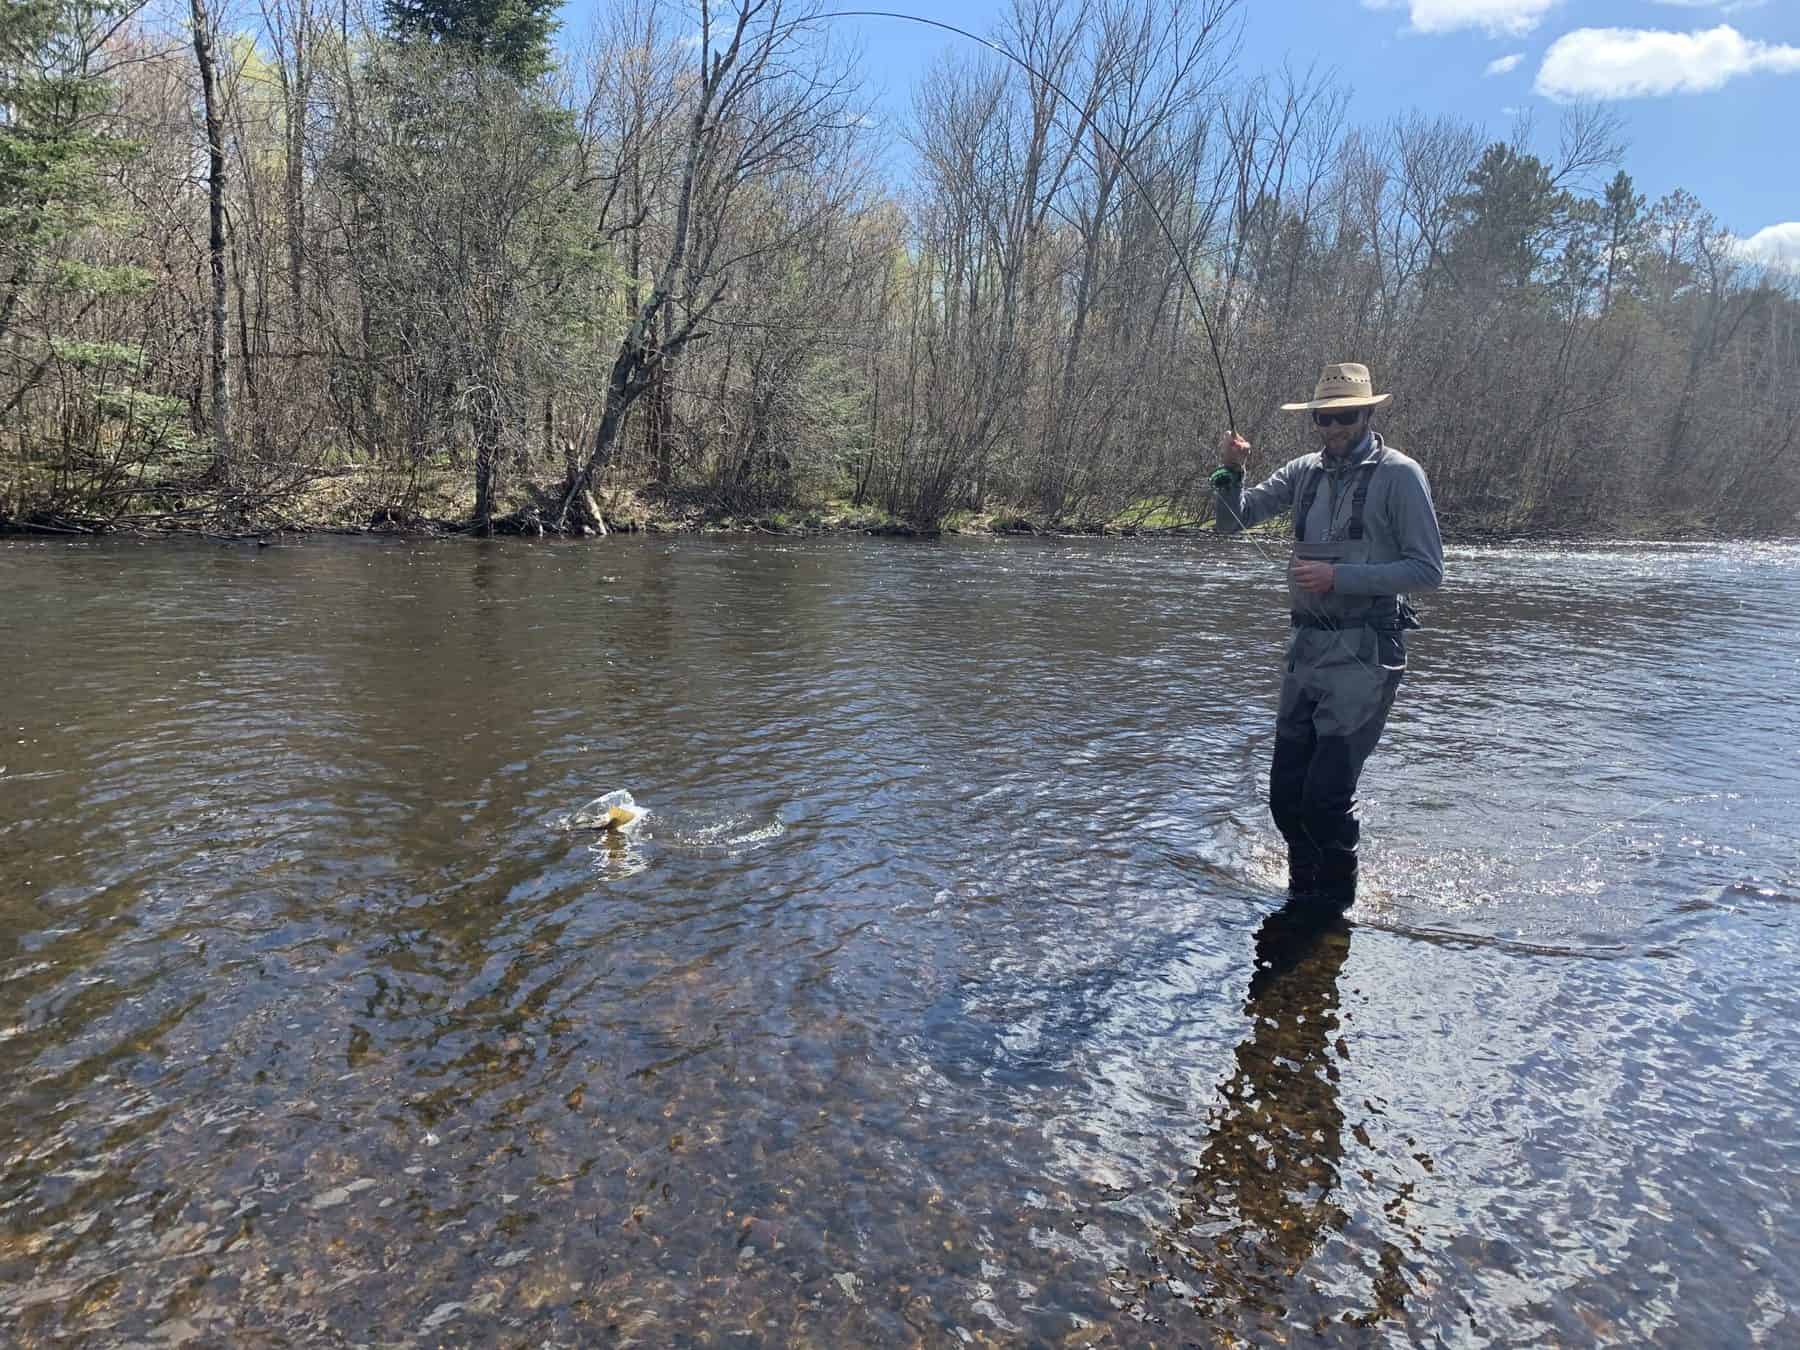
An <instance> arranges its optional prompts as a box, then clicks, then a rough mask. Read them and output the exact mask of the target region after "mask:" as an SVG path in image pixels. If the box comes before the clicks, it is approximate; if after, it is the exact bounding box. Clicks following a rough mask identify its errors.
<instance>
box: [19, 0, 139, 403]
mask: <svg viewBox="0 0 1800 1350" xmlns="http://www.w3.org/2000/svg"><path fill="white" fill-rule="evenodd" d="M139 8H140V3H139V0H8V3H7V4H5V5H4V6H0V417H6V416H9V415H10V414H12V413H13V412H14V411H15V410H16V409H17V408H18V407H19V405H20V402H21V400H22V399H24V397H25V396H26V394H27V393H28V392H29V391H30V390H31V389H32V388H33V387H34V386H36V385H37V384H38V383H39V382H40V381H41V380H43V378H44V377H45V375H46V374H47V373H48V372H49V371H50V370H51V369H53V368H54V367H55V365H56V364H57V363H59V362H60V363H62V364H63V365H64V366H67V367H70V368H73V369H74V370H77V371H80V372H83V373H84V375H86V376H87V378H88V379H89V381H90V382H91V385H92V388H91V391H90V392H91V397H92V404H91V405H90V411H91V412H94V413H96V414H98V415H99V416H100V417H101V418H102V419H105V418H109V417H110V418H119V419H121V420H125V421H128V422H136V421H139V420H140V419H141V417H142V415H143V414H145V413H152V414H154V415H153V416H152V417H151V421H153V422H155V423H157V424H158V425H161V424H163V423H166V421H167V414H168V412H169V408H168V407H166V406H164V404H163V403H161V402H159V401H156V400H153V399H151V397H150V396H149V395H146V394H141V393H139V392H138V391H136V390H134V389H133V388H132V387H131V385H130V383H129V380H128V379H127V378H126V377H128V376H129V375H131V374H134V373H135V372H136V370H137V368H138V366H139V365H140V364H141V360H142V354H141V353H140V352H139V351H138V350H137V349H136V348H135V347H132V346H130V345H128V344H124V343H120V342H116V341H110V340H107V341H95V340H84V339H83V338H82V337H81V335H80V328H79V322H80V320H81V318H82V317H83V316H84V315H85V314H86V313H87V312H88V311H89V310H91V309H92V308H93V307H94V306H95V305H96V304H97V303H99V302H100V301H101V300H102V299H104V298H105V297H108V296H116V295H127V294H134V293H139V292H142V291H145V290H147V289H149V288H150V286H151V284H152V283H151V279H150V276H149V274H148V273H146V272H145V271H143V270H142V269H140V268H136V267H127V266H119V265H100V264H96V263H94V262H91V261H89V260H87V259H86V258H84V257H83V256H82V254H81V251H80V250H79V249H78V248H77V247H76V244H77V241H78V240H79V238H80V237H81V236H82V234H83V233H84V232H85V231H89V230H91V229H95V228H99V227H103V226H106V225H108V224H112V223H114V217H115V215H116V211H115V209H114V202H113V190H112V187H111V184H110V182H109V176H110V174H111V173H112V171H113V170H114V169H115V168H116V167H117V166H118V165H119V164H120V163H122V162H123V161H125V160H127V159H129V158H130V157H132V156H133V155H135V154H136V152H137V147H136V146H135V145H133V144H132V143H131V142H130V141H127V140H125V139H123V138H121V137H119V136H116V135H113V134H112V133H111V132H110V131H109V130H108V129H107V124H106V114H107V112H108V111H109V109H110V108H111V107H112V104H113V98H114V88H113V84H112V81H111V79H110V78H109V73H108V57H107V53H108V51H109V44H112V43H114V42H115V41H116V40H117V35H118V33H119V30H120V29H121V28H122V27H123V26H124V24H125V23H126V22H127V21H128V20H129V19H130V18H131V17H132V16H133V15H134V14H135V13H136V12H137V10H138V9H139ZM152 404H154V405H155V406H154V407H152V406H151V405H152Z"/></svg>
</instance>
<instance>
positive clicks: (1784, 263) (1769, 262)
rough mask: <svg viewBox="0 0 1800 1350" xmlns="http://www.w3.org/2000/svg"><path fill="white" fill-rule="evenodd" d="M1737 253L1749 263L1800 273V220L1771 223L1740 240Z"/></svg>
mask: <svg viewBox="0 0 1800 1350" xmlns="http://www.w3.org/2000/svg"><path fill="white" fill-rule="evenodd" d="M1737 255H1738V257H1740V258H1742V259H1743V260H1744V261H1745V262H1748V263H1756V264H1759V265H1761V266H1764V267H1779V268H1781V269H1782V270H1784V271H1789V272H1795V273H1800V220H1790V221H1785V222H1784V223H1782V224H1780V225H1770V226H1768V227H1766V228H1764V229H1761V230H1758V231H1757V232H1756V233H1755V234H1753V235H1751V236H1750V237H1749V238H1748V239H1740V240H1738V241H1737Z"/></svg>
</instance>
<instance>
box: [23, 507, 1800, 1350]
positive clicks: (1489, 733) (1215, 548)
mask: <svg viewBox="0 0 1800 1350" xmlns="http://www.w3.org/2000/svg"><path fill="white" fill-rule="evenodd" d="M1449 573H1450V577H1449V583H1448V585H1447V587H1446V589H1445V590H1444V591H1443V592H1441V593H1440V594H1438V595H1435V596H1432V597H1430V598H1429V599H1428V600H1426V601H1424V602H1423V603H1422V604H1421V608H1422V609H1424V610H1425V611H1426V618H1427V623H1428V625H1429V626H1428V628H1427V630H1426V631H1424V632H1423V633H1420V634H1417V635H1415V641H1414V643H1413V648H1412V656H1413V669H1412V671H1411V673H1410V674H1409V676H1408V679H1407V683H1406V685H1405V687H1404V688H1403V689H1402V692H1401V696H1400V702H1399V705H1398V708H1397V711H1396V714H1395V717H1394V720H1393V722H1392V724H1391V726H1390V730H1389V732H1388V735H1387V738H1386V740H1385V742H1384V744H1383V747H1382V749H1381V750H1380V751H1379V752H1378V753H1377V755H1376V757H1375V758H1374V760H1372V761H1371V764H1370V767H1369V769H1368V772H1367V774H1366V776H1365V781H1364V804H1365V838H1366V839H1367V841H1368V844H1367V851H1366V857H1367V863H1366V865H1365V866H1366V874H1367V876H1368V884H1367V886H1366V888H1365V895H1364V897H1363V899H1362V901H1361V902H1360V903H1359V904H1358V906H1357V908H1356V910H1355V911H1354V913H1353V916H1352V917H1353V919H1354V923H1353V924H1352V925H1350V926H1348V927H1346V928H1344V929H1341V930H1338V931H1332V932H1328V933H1324V934H1319V933H1316V932H1312V931H1307V932H1296V931H1294V930H1293V928H1292V927H1291V926H1290V925H1288V924H1286V922H1285V920H1284V919H1283V917H1282V915H1281V911H1280V894H1279V893H1280V884H1281V880H1282V877H1281V868H1280V855H1279V850H1278V848H1277V844H1278V841H1277V840H1276V839H1275V837H1274V835H1273V833H1272V831H1271V828H1270V826H1269V824H1268V821H1267V815H1266V812H1265V810H1264V809H1263V807H1262V805H1261V791H1262V774H1263V769H1264V763H1265V760H1266V757H1267V754H1268V750H1269V737H1270V735H1271V729H1272V721H1273V705H1274V697H1275V693H1276V688H1277V679H1278V661H1279V655H1280V648H1281V643H1282V640H1283V637H1284V635H1285V634H1284V628H1283V626H1282V621H1283V619H1284V617H1285V615H1284V610H1283V601H1282V595H1281V588H1280V584H1279V583H1280V577H1279V575H1278V573H1277V572H1276V571H1275V569H1272V568H1271V567H1269V565H1268V564H1267V563H1266V562H1265V561H1264V560H1263V559H1261V558H1260V557H1258V556H1257V555H1256V554H1255V553H1254V552H1253V551H1252V550H1250V549H1249V548H1247V547H1245V546H1244V545H1243V544H1242V543H1241V542H1240V543H1228V542H1223V541H1212V540H1198V541H1193V542H1191V543H1185V544H1168V543H1159V544H1155V545H1148V544H1142V543H1131V542H1075V541H1067V542H1035V543H1029V544H1021V543H998V542H995V543H987V542H974V541H961V542H946V543H939V544H906V543H898V542H890V541H872V540H853V539H825V540H780V539H757V540H751V541H740V540H733V541H707V540H694V539H685V540H680V541H676V542H669V541H659V540H636V539H624V540H611V541H607V542H606V543H604V544H592V545H587V546H569V547H546V546H541V545H539V546H532V545H526V544H516V543H495V544H471V543H436V544H409V543H356V542H340V541H331V542H327V541H313V542H305V543H300V544H296V545H284V546H277V547H272V548H265V549H255V548H238V547H219V546H184V545H170V544H133V543H103V544H95V545H87V546H80V545H76V546H69V545H64V544H60V543H58V544H39V543H31V542H11V543H7V544H5V545H3V546H0V627H3V629H4V632H5V634H6V639H5V648H4V650H5V656H4V660H3V661H0V1067H3V1076H0V1340H5V1341H9V1342H13V1343H20V1344H50V1343H53V1342H55V1343H61V1342H63V1341H66V1340H76V1341H80V1342H83V1343H89V1344H102V1345H104V1344H114V1343H132V1342H138V1341H144V1340H152V1341H156V1342H158V1343H181V1342H183V1341H185V1340H191V1341H194V1342H195V1343H197V1344H198V1343H217V1344H226V1343H230V1344H263V1345H280V1344H292V1345H303V1344H304V1345H316V1344H334V1343H342V1344H352V1343H417V1344H438V1343H496V1344H520V1345H523V1344H532V1345H539V1344H546V1343H548V1344H569V1345H573V1344H583V1345H590V1344H605V1343H623V1342H626V1341H634V1342H636V1343H639V1344H646V1345H654V1344H711V1343H718V1342H724V1343H730V1344H746V1343H757V1342H759V1341H760V1342H762V1343H767V1344H772V1345H774V1344H780V1345H806V1344H813V1345H821V1346H834V1345H845V1344H875V1345H908V1344H915V1343H916V1344H927V1345H943V1344H952V1343H965V1342H966V1343H977V1344H981V1343H986V1344H1007V1345H1011V1344H1052V1345H1060V1344H1080V1345H1092V1344H1125V1345H1139V1344H1142V1345H1165V1344H1183V1343H1195V1344H1203V1345H1206V1344H1229V1343H1237V1342H1255V1343H1265V1342H1267V1341H1270V1340H1291V1341H1321V1340H1322V1341H1326V1342H1342V1343H1345V1344H1367V1343H1370V1342H1371V1341H1375V1342H1392V1343H1401V1344H1403V1343H1407V1342H1425V1343H1444V1344H1467V1345H1484V1344H1518V1343H1560V1344H1601V1343H1660V1344H1669V1345H1696V1344H1705V1345H1715V1346H1716V1345H1752V1344H1769V1345H1779V1344H1788V1345H1792V1344H1796V1343H1800V1307H1796V1306H1795V1304H1796V1293H1795V1291H1796V1290H1800V1242H1796V1240H1795V1234H1796V1218H1795V1216H1796V1212H1797V1207H1796V1189H1797V1185H1800V1183H1797V1182H1796V1180H1795V1178H1796V1177H1800V993H1797V992H1796V984H1795V979H1794V971H1795V969H1796V958H1797V957H1800V927H1797V922H1796V921H1797V919H1800V822H1797V808H1800V762H1797V753H1796V747H1797V746H1800V733H1796V730H1795V713H1796V708H1795V701H1796V699H1795V696H1796V692H1797V691H1800V617H1797V616H1800V548H1795V547H1792V546H1785V545H1739V546H1692V547H1688V546H1660V547H1659V546H1630V547H1616V548H1614V547H1591V548H1585V549H1564V550H1543V551H1533V550H1529V549H1460V550H1453V551H1452V554H1451V557H1450V559H1449ZM618 787H626V788H629V789H630V790H631V791H632V792H633V793H634V794H635V796H636V798H637V800H638V802H639V803H640V804H641V805H644V806H646V807H648V808H649V809H650V815H649V816H648V817H647V818H646V819H645V820H644V822H643V823H642V824H641V826H640V827H639V828H638V829H637V830H636V831H635V832H633V833H632V834H630V835H627V836H600V835H597V834H595V833H593V832H588V831H582V830H572V829H570V828H568V824H569V822H568V821H567V819H566V817H567V814H568V813H569V811H570V810H571V809H572V808H573V807H575V806H577V805H579V804H580V803H582V802H584V801H586V800H588V799H589V798H592V797H594V796H596V795H598V794H600V793H603V792H605V791H607V790H609V789H612V788H618Z"/></svg>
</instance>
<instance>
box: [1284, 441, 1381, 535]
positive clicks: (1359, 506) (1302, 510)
mask: <svg viewBox="0 0 1800 1350" xmlns="http://www.w3.org/2000/svg"><path fill="white" fill-rule="evenodd" d="M1386 454H1387V447H1386V446H1385V445H1378V446H1376V447H1375V449H1374V451H1373V452H1372V453H1371V454H1370V455H1369V457H1368V458H1367V459H1365V460H1363V462H1362V463H1360V464H1358V465H1357V466H1356V467H1355V468H1354V469H1352V470H1351V471H1350V472H1352V473H1354V474H1359V475H1360V477H1358V478H1357V480H1356V491H1355V492H1354V493H1353V494H1352V495H1351V497H1350V528H1349V529H1348V530H1346V531H1345V537H1346V538H1349V539H1361V538H1362V537H1363V506H1364V504H1365V503H1366V502H1367V501H1368V500H1369V484H1370V482H1372V481H1373V480H1374V477H1375V466H1376V465H1377V464H1379V463H1381V461H1382V458H1383V457H1384V456H1385V455H1386ZM1364 470H1367V472H1364ZM1324 476H1325V470H1324V469H1323V468H1320V469H1319V470H1318V471H1317V472H1316V473H1311V474H1308V475H1307V479H1306V491H1305V492H1304V493H1302V494H1301V497H1300V504H1299V505H1298V506H1297V507H1295V508H1294V539H1295V541H1296V542H1298V541H1301V540H1304V539H1305V538H1306V518H1307V517H1308V516H1310V515H1311V514H1312V509H1313V499H1314V498H1315V497H1317V496H1318V495H1319V480H1320V479H1321V478H1323V477H1324Z"/></svg>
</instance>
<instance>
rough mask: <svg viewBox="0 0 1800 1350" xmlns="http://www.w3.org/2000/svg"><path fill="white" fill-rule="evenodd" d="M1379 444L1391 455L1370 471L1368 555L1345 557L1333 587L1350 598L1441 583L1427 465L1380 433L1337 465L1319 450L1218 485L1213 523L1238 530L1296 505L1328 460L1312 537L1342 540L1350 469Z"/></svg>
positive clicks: (1440, 545) (1310, 521) (1225, 530)
mask: <svg viewBox="0 0 1800 1350" xmlns="http://www.w3.org/2000/svg"><path fill="white" fill-rule="evenodd" d="M1378 446H1379V447H1381V448H1382V449H1383V450H1385V452H1386V453H1385V454H1384V455H1383V456H1382V459H1381V462H1380V463H1379V464H1377V465H1376V466H1375V468H1374V469H1373V470H1371V472H1372V473H1373V475H1374V476H1373V478H1372V480H1371V481H1370V483H1369V495H1368V497H1367V499H1366V500H1365V501H1364V503H1363V537H1364V539H1365V540H1366V542H1367V544H1368V559H1369V560H1368V561H1367V562H1344V563H1339V564H1338V565H1337V575H1336V580H1335V583H1334V586H1333V589H1334V590H1335V591H1336V592H1337V594H1339V595H1345V596H1349V595H1365V596H1381V595H1405V594H1408V593H1412V592H1418V591H1429V590H1432V589H1435V588H1436V587H1437V586H1438V585H1440V584H1441V583H1442V582H1443V580H1444V541H1443V539H1442V538H1441V537H1440V536H1439V534H1438V523H1437V512H1436V511H1434V510H1433V509H1432V505H1431V487H1430V484H1428V483H1427V482H1426V481H1425V471H1424V470H1423V469H1421V468H1420V467H1419V465H1418V463H1417V462H1416V461H1415V460H1413V459H1412V458H1410V457H1409V456H1407V455H1404V454H1402V453H1401V452H1400V451H1398V450H1396V449H1394V447H1393V446H1391V445H1386V444H1385V443H1384V442H1383V441H1382V439H1381V437H1380V436H1379V435H1378V434H1376V433H1374V432H1370V433H1369V434H1368V435H1367V436H1365V437H1364V438H1363V440H1362V441H1361V443H1360V444H1358V445H1357V446H1356V448H1355V449H1353V450H1352V451H1351V452H1350V453H1349V454H1347V455H1345V456H1344V457H1343V459H1342V461H1341V462H1338V463H1336V464H1333V463H1331V462H1328V461H1327V458H1326V456H1325V455H1323V454H1322V453H1321V452H1318V451H1314V452H1313V453H1312V454H1310V455H1301V456H1300V457H1299V458H1298V459H1291V460H1289V461H1288V462H1287V463H1286V464H1283V465H1282V466H1281V467H1280V468H1279V469H1277V470H1275V472H1274V473H1272V474H1270V475H1269V476H1268V477H1267V478H1265V479H1264V480H1263V481H1262V482H1260V483H1258V484H1257V485H1256V486H1255V487H1253V488H1250V489H1249V490H1248V491H1245V490H1244V488H1243V486H1242V484H1241V483H1233V484H1232V485H1231V486H1230V487H1229V488H1228V489H1226V490H1223V491H1220V490H1217V489H1215V491H1214V494H1213V495H1214V498H1215V501H1214V517H1215V519H1214V523H1213V528H1214V529H1215V530H1216V531H1218V532H1219V533H1220V534H1235V533H1237V531H1238V530H1239V529H1242V528H1245V527H1248V526H1251V525H1255V524H1257V523H1258V522H1259V521H1264V520H1268V519H1269V518H1270V517H1272V516H1277V515H1280V514H1281V513H1282V512H1284V511H1289V510H1294V509H1298V506H1299V503H1298V502H1297V500H1296V496H1297V494H1298V493H1299V492H1301V491H1302V490H1303V486H1304V483H1305V481H1306V479H1307V478H1308V477H1309V476H1310V474H1312V473H1313V472H1315V471H1316V470H1318V469H1319V468H1320V467H1321V466H1323V467H1324V468H1325V478H1324V481H1323V482H1322V483H1321V484H1320V485H1319V490H1318V492H1317V494H1316V495H1315V496H1314V497H1313V504H1312V511H1311V512H1310V513H1309V514H1308V516H1307V519H1306V538H1307V539H1308V540H1309V541H1315V542H1323V541H1326V540H1329V539H1336V538H1341V537H1342V532H1343V530H1344V528H1345V527H1346V526H1347V524H1348V523H1349V519H1350V507H1351V498H1352V497H1353V495H1354V493H1353V491H1352V489H1351V488H1350V486H1349V483H1350V480H1351V479H1352V477H1353V475H1352V473H1351V472H1350V470H1351V468H1352V466H1354V465H1356V464H1359V463H1361V462H1362V461H1363V460H1364V459H1366V458H1368V457H1369V456H1370V455H1372V454H1373V453H1374V452H1375V450H1376V447H1378ZM1334 527H1335V528H1334Z"/></svg>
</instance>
